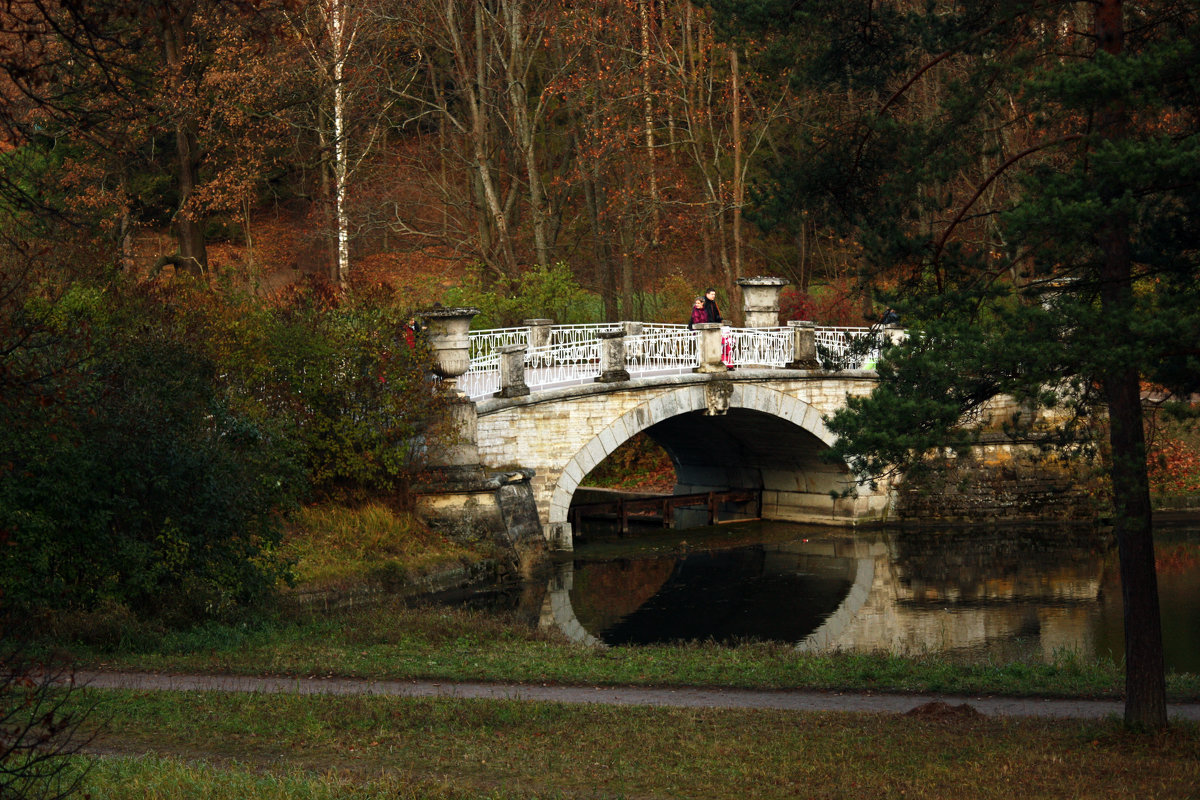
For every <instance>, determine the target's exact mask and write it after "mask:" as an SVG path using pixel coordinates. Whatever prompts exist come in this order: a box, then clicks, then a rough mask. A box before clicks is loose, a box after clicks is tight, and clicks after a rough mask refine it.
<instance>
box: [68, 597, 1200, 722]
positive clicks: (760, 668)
mask: <svg viewBox="0 0 1200 800" xmlns="http://www.w3.org/2000/svg"><path fill="white" fill-rule="evenodd" d="M514 600H515V601H516V602H515V604H513V605H510V606H509V607H508V608H507V609H506V610H495V609H485V608H471V607H466V606H462V605H457V606H436V605H433V606H412V605H408V604H406V603H404V602H401V601H399V600H393V601H390V602H384V603H377V604H373V605H370V606H355V607H350V608H346V609H342V610H340V611H336V612H325V611H315V610H310V611H293V612H292V613H290V614H287V615H280V616H277V617H274V618H270V619H260V620H259V621H257V622H256V623H253V624H251V623H249V622H247V623H243V624H238V625H214V624H210V625H207V626H204V627H202V628H197V629H194V630H191V631H186V632H167V633H163V634H160V635H156V636H150V635H148V634H147V635H145V636H144V638H142V639H141V640H140V641H139V640H134V639H127V640H125V641H124V642H123V643H121V644H119V645H118V646H106V647H102V648H96V647H86V646H82V645H76V646H74V647H72V648H69V650H68V655H69V657H70V658H71V659H72V660H73V661H74V662H75V663H77V664H78V665H79V666H80V667H81V668H84V669H88V670H95V671H108V672H123V671H136V672H159V673H195V674H209V675H217V674H221V675H241V676H272V677H280V676H287V677H295V678H303V677H308V676H322V677H330V678H335V677H336V678H350V679H363V680H393V681H405V680H428V681H467V682H491V683H518V684H535V685H536V684H542V683H550V684H558V685H573V686H580V685H613V686H654V687H669V688H681V687H724V688H737V689H777V690H801V689H807V690H819V691H872V692H881V691H890V692H911V693H949V694H968V695H970V694H987V695H1005V696H1012V697H1057V698H1090V699H1104V700H1117V699H1120V697H1121V696H1122V692H1123V687H1124V674H1123V672H1122V671H1121V670H1120V669H1119V668H1118V667H1117V666H1116V665H1114V664H1113V663H1112V662H1111V661H1108V660H1103V659H1088V658H1083V657H1080V656H1078V655H1077V654H1075V653H1071V652H1061V653H1058V654H1057V655H1056V656H1055V657H1054V658H1052V659H1051V660H1050V661H1043V660H1040V659H1035V658H1029V659H1023V660H1010V661H1006V662H983V663H970V662H962V661H957V660H955V659H952V658H948V657H945V656H942V655H938V654H912V655H909V656H904V657H902V656H897V655H892V654H887V653H850V652H832V653H800V652H797V651H796V649H795V648H794V647H791V646H788V645H785V644H778V643H745V644H740V645H736V646H723V645H717V644H713V643H681V644H666V645H651V646H637V647H606V648H598V647H593V646H588V645H583V644H578V643H575V642H572V641H569V640H567V639H566V637H565V636H564V635H563V634H562V633H560V632H558V631H557V630H547V629H543V628H541V627H539V626H538V624H537V617H536V615H535V613H534V612H535V611H536V607H535V608H532V609H531V608H529V607H528V606H523V605H522V604H521V602H520V600H521V598H519V597H518V598H514ZM1167 687H1168V696H1169V699H1170V700H1171V701H1172V702H1194V701H1198V700H1200V676H1197V675H1193V674H1176V673H1171V674H1170V675H1168V680H1167Z"/></svg>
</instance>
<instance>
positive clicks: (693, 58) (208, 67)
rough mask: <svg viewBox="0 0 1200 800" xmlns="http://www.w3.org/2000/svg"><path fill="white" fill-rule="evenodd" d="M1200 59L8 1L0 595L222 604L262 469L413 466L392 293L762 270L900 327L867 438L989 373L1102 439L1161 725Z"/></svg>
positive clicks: (1177, 38)
mask: <svg viewBox="0 0 1200 800" xmlns="http://www.w3.org/2000/svg"><path fill="white" fill-rule="evenodd" d="M1198 93H1200V8H1198V4H1197V3H1196V2H1194V0H1149V1H1148V2H1133V1H1132V0H1088V1H1087V2H1083V1H1082V0H1081V1H1080V2H1071V1H1070V0H1059V1H1055V2H1040V1H1039V2H1034V0H985V1H984V2H970V3H959V2H952V1H951V0H929V1H928V2H923V1H922V0H709V2H706V3H699V4H696V3H690V2H686V1H685V0H683V1H680V2H676V1H675V0H597V1H596V2H589V3H574V2H570V0H137V1H135V2H131V1H130V0H7V2H4V3H3V4H2V6H0V97H2V98H3V101H2V105H0V166H2V169H0V205H2V206H3V208H4V212H5V213H4V215H3V218H2V219H0V237H3V251H2V252H0V259H2V261H0V304H2V313H0V393H2V395H3V402H2V403H0V410H2V411H3V414H4V418H3V419H0V437H3V439H2V441H3V454H2V455H0V479H2V482H0V502H2V505H0V513H2V517H0V536H3V537H4V538H5V540H6V541H7V543H8V544H9V545H10V546H9V547H7V548H6V549H5V552H6V553H7V554H8V556H7V557H6V560H5V561H4V562H3V564H2V569H3V572H4V578H5V586H6V587H8V588H7V589H6V595H5V599H6V601H8V602H9V603H10V604H11V603H13V602H17V601H19V603H23V604H26V605H27V606H39V605H49V606H64V607H71V606H84V607H91V606H95V605H97V604H99V603H103V602H114V603H118V604H126V605H128V606H130V607H132V608H134V609H135V610H142V611H144V610H147V609H159V610H161V607H160V606H159V605H158V604H159V603H160V598H161V597H162V596H163V592H164V589H165V588H166V587H170V586H172V585H175V584H176V583H177V582H178V581H179V580H180V579H181V576H184V575H186V576H187V578H188V580H191V581H193V582H194V583H195V584H196V587H197V588H195V590H194V591H191V592H189V593H188V595H187V598H185V599H187V600H188V602H191V603H192V604H193V606H195V607H192V608H190V609H181V610H180V613H181V614H183V616H185V617H186V616H188V615H189V614H192V615H195V614H199V615H203V614H204V613H211V612H213V611H214V610H220V609H225V608H227V607H235V606H237V605H239V604H240V603H243V602H245V601H247V600H248V599H250V598H251V597H252V596H254V595H255V593H256V592H258V591H260V590H263V591H265V589H264V587H267V586H269V585H271V584H272V583H273V581H274V577H275V575H274V573H273V572H272V570H273V569H274V566H273V565H272V564H271V563H270V559H268V558H263V557H262V554H263V553H266V552H269V551H270V549H271V545H272V542H273V541H275V539H274V538H273V537H275V536H276V533H275V532H274V531H275V530H276V529H275V527H273V523H272V520H273V519H275V518H276V517H277V515H278V512H279V510H280V509H282V508H286V506H287V505H288V503H294V502H297V501H299V500H301V499H304V498H311V497H314V496H318V497H354V496H359V495H361V493H364V492H367V493H371V492H386V493H393V494H396V493H402V491H403V486H404V484H405V480H406V476H407V475H410V474H411V473H412V471H413V470H415V469H418V468H419V460H420V458H419V454H420V452H421V446H418V444H414V443H419V442H423V441H425V440H424V439H422V438H421V437H428V436H433V435H434V433H433V432H432V431H433V429H432V428H431V427H430V425H431V420H434V419H436V418H437V414H436V398H432V397H431V398H430V399H429V400H428V402H424V401H423V402H422V403H415V402H399V403H398V401H397V400H396V396H397V391H398V389H400V388H402V387H408V388H407V389H404V391H408V392H409V394H410V398H408V399H410V400H411V397H416V396H418V395H419V396H421V397H424V396H425V395H424V394H421V393H420V392H416V391H414V390H413V389H412V387H418V386H420V385H422V384H421V378H420V373H421V354H420V353H417V352H411V351H406V350H404V348H402V347H397V346H396V343H397V342H398V341H399V339H398V338H397V336H398V330H399V324H400V321H401V320H402V319H403V318H404V316H405V314H406V313H407V311H408V310H409V309H411V308H412V307H414V306H418V305H422V304H425V303H430V302H434V301H441V302H454V303H458V302H464V303H471V304H478V305H480V306H481V307H483V308H485V310H486V311H487V313H485V314H484V315H483V316H482V320H483V321H485V322H487V323H489V324H498V325H503V324H509V323H513V322H516V321H518V320H520V319H522V318H523V317H525V316H531V315H538V316H555V317H556V318H558V319H559V320H560V321H596V320H599V319H608V320H612V319H620V318H659V319H667V320H671V321H683V315H684V314H685V313H686V309H687V306H688V301H689V299H690V297H691V295H692V294H694V293H695V292H696V291H697V290H698V289H700V288H701V287H702V286H705V285H708V284H713V285H717V286H720V287H721V288H722V293H723V300H724V302H725V303H726V308H727V309H729V310H731V311H734V312H736V308H737V306H738V305H740V303H739V301H738V298H737V294H736V290H735V281H736V279H737V278H738V277H739V276H749V275H755V274H771V275H776V276H781V277H784V278H787V279H789V280H790V281H791V282H792V284H793V289H794V292H793V294H791V295H790V296H789V297H788V298H787V300H786V302H787V303H788V307H787V309H786V311H787V313H788V314H789V315H790V316H795V317H807V318H815V319H817V320H818V321H819V322H826V323H840V324H856V325H857V324H863V323H864V322H866V321H874V320H876V319H878V314H879V312H880V311H881V309H882V308H883V307H884V305H885V304H887V305H891V306H893V307H894V308H896V309H897V310H898V311H899V312H900V315H901V319H902V321H903V322H904V323H905V324H906V325H907V326H908V327H909V328H910V329H911V330H912V331H913V332H914V334H915V335H914V336H912V337H911V338H910V339H909V341H908V342H907V343H906V344H905V345H904V346H903V347H899V348H896V349H895V350H893V351H892V352H890V353H889V354H887V357H886V358H885V359H884V360H883V362H882V363H881V365H880V378H881V381H880V387H879V389H878V390H877V391H876V392H875V394H874V395H873V396H872V397H871V398H868V399H865V400H863V401H861V402H858V403H854V404H852V406H851V408H850V409H849V410H848V411H847V412H846V413H845V414H839V415H838V416H837V417H835V418H834V419H833V420H831V421H830V425H831V428H832V429H833V430H834V431H835V432H837V433H838V435H839V436H840V439H839V444H838V447H837V448H835V454H836V455H838V456H841V457H843V458H845V459H846V460H847V461H848V462H849V463H850V464H851V465H852V466H853V467H854V468H855V470H856V471H857V472H859V473H860V474H875V475H878V474H884V473H886V472H888V471H889V470H894V469H903V468H905V467H907V466H908V465H910V464H911V463H912V462H914V461H916V460H920V459H921V458H922V457H924V455H925V454H926V453H928V452H930V451H931V450H934V449H938V448H947V447H950V448H958V449H966V448H968V447H969V446H970V445H971V444H972V443H973V442H972V440H971V436H972V434H971V432H970V429H969V428H962V427H960V426H958V423H959V422H960V421H961V420H963V419H972V418H974V417H973V415H976V414H977V413H978V412H979V409H980V408H981V407H982V406H983V404H984V403H986V402H987V401H988V400H989V399H991V398H992V397H994V396H996V395H997V394H1001V393H1003V394H1007V395H1010V396H1013V397H1015V398H1016V399H1017V400H1018V401H1019V402H1020V403H1021V404H1022V405H1021V407H1022V408H1023V409H1024V410H1025V411H1024V413H1023V414H1019V415H1016V416H1014V418H1013V419H1011V420H1008V421H1006V422H1005V430H1006V431H1007V432H1009V433H1011V434H1012V435H1014V436H1019V437H1022V438H1025V439H1026V440H1030V441H1037V442H1039V443H1041V444H1042V445H1043V446H1044V447H1045V448H1046V450H1047V451H1054V452H1060V453H1061V452H1064V451H1065V452H1070V453H1073V454H1082V455H1085V456H1095V457H1097V458H1099V459H1100V463H1103V464H1104V465H1105V468H1106V470H1107V474H1108V476H1109V478H1110V479H1111V483H1112V487H1113V496H1114V523H1115V526H1116V528H1117V533H1118V539H1119V541H1120V543H1121V563H1122V581H1123V587H1124V591H1125V592H1126V594H1125V601H1126V613H1127V615H1129V616H1128V617H1127V622H1128V624H1127V628H1128V630H1130V631H1131V632H1132V634H1131V635H1130V636H1129V637H1127V642H1128V645H1127V662H1128V666H1129V671H1128V675H1129V681H1130V683H1129V688H1130V697H1131V698H1136V702H1132V700H1131V702H1132V706H1133V707H1134V709H1135V711H1134V712H1132V713H1131V714H1129V715H1128V716H1129V718H1130V720H1131V721H1135V722H1139V723H1143V724H1148V725H1151V726H1157V725H1160V724H1161V723H1162V721H1165V710H1164V707H1163V703H1162V680H1161V677H1162V668H1161V643H1160V642H1159V641H1158V640H1157V638H1156V637H1157V636H1158V633H1157V605H1156V600H1155V597H1156V595H1155V591H1154V585H1155V584H1154V564H1153V553H1152V537H1151V521H1150V502H1149V487H1148V478H1147V475H1148V473H1147V453H1148V452H1149V451H1150V450H1152V449H1153V447H1154V443H1153V442H1152V441H1151V442H1148V441H1147V440H1146V436H1145V431H1146V430H1147V427H1146V425H1145V413H1144V412H1145V409H1146V401H1147V399H1148V398H1153V399H1154V402H1155V403H1156V404H1157V405H1158V406H1161V407H1162V408H1164V409H1166V408H1173V409H1175V410H1176V411H1178V412H1179V413H1184V414H1186V413H1189V412H1190V413H1194V410H1195V409H1194V405H1192V404H1191V403H1190V398H1191V397H1192V393H1194V392H1196V391H1198V390H1200V311H1198V309H1200V297H1198V289H1197V286H1198V284H1200V280H1198V279H1200V248H1198V244H1200V237H1198V234H1197V227H1196V222H1195V221H1196V219H1197V218H1200V133H1198V131H1200V97H1198ZM300 278H304V280H300ZM283 287H289V288H287V289H286V290H285V289H284V288H283ZM551 309H553V310H554V311H556V312H557V313H551V311H550V310H551ZM1097 412H1100V413H1099V414H1097ZM1098 419H1099V420H1101V422H1097V420H1098ZM147 442H150V443H152V444H153V445H154V446H147V445H146V443H147ZM160 445H161V446H160ZM181 496H188V497H189V499H192V498H199V499H203V500H204V504H203V505H202V506H201V507H200V508H194V507H191V506H190V505H186V504H181V503H180V500H179V498H180V497H181ZM62 498H71V502H62V500H61V499H62ZM217 523H219V524H217ZM214 530H217V531H222V532H223V533H221V534H220V535H219V536H217V535H215V534H214ZM214 542H224V543H225V545H224V547H225V549H224V550H221V551H220V552H219V553H218V552H217V549H216V548H215V545H214ZM68 553H69V554H71V558H70V559H67V558H66V554H68ZM214 553H216V555H214ZM31 564H33V565H34V566H35V568H32V569H31V568H30V565H31ZM172 597H175V599H176V601H178V602H182V599H181V598H178V596H177V594H176V595H172ZM197 604H198V605H197ZM1156 654H1157V655H1156ZM1156 657H1157V658H1158V661H1157V662H1155V660H1154V659H1155V658H1156Z"/></svg>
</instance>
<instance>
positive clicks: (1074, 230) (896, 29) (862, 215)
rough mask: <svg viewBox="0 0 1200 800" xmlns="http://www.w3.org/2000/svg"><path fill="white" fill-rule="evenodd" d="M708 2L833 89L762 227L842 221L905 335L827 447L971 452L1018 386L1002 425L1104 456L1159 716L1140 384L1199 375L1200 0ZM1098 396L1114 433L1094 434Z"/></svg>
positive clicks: (1148, 704) (1191, 385)
mask: <svg viewBox="0 0 1200 800" xmlns="http://www.w3.org/2000/svg"><path fill="white" fill-rule="evenodd" d="M715 5H716V7H717V8H718V9H719V10H721V11H723V13H724V14H725V15H726V16H727V17H728V18H730V19H731V20H735V21H736V22H740V24H742V25H746V24H748V23H749V22H753V21H754V20H756V19H757V20H758V21H759V23H760V25H759V28H758V31H759V32H760V33H761V34H763V35H765V36H767V37H769V38H770V39H771V41H772V42H773V46H774V48H775V49H776V50H784V51H787V52H790V53H791V54H793V55H794V57H795V61H794V63H793V64H792V65H791V68H790V69H789V72H788V74H789V76H790V80H791V82H792V85H793V86H794V87H796V88H798V89H803V90H806V91H810V92H826V93H829V96H831V97H833V98H834V100H833V102H831V103H830V104H829V106H828V107H827V108H825V109H823V110H822V111H820V112H818V113H817V114H815V115H814V119H812V120H810V121H809V122H810V126H809V132H808V133H807V134H806V135H804V136H801V137H797V138H796V139H795V140H794V142H793V144H794V147H795V149H794V150H792V151H791V152H789V153H785V154H784V155H785V156H790V157H791V158H790V160H788V161H787V162H786V163H785V165H784V168H782V169H781V170H780V173H779V175H778V176H777V179H776V180H774V181H773V182H772V183H770V184H769V185H766V186H764V187H762V189H761V193H762V196H763V197H764V199H765V200H764V208H765V209H766V214H765V216H764V218H765V219H767V220H773V221H774V222H775V223H776V224H783V223H786V222H788V221H789V219H794V218H795V217H796V216H797V215H800V214H803V213H814V212H815V213H818V214H824V215H828V216H830V217H831V218H833V219H836V220H837V224H839V225H840V226H841V227H842V228H843V229H844V230H846V231H847V232H850V233H851V234H853V235H855V236H856V237H857V238H858V240H859V241H860V243H861V244H862V246H863V254H862V263H863V269H862V271H861V274H863V275H869V276H870V281H871V282H872V283H873V284H874V285H875V286H876V287H878V288H880V289H881V290H882V292H883V295H884V297H885V298H887V299H888V302H889V303H890V304H891V305H892V306H893V307H895V308H896V309H897V310H898V311H899V312H900V314H901V319H902V320H903V322H904V323H905V325H906V326H907V327H908V328H909V329H910V333H911V336H910V338H909V339H908V340H907V341H906V342H904V343H903V344H902V345H900V346H898V347H895V348H891V349H890V350H889V351H888V352H887V354H886V359H885V360H884V362H883V364H882V365H881V366H880V377H881V384H880V386H879V388H878V389H877V390H876V391H875V392H874V393H873V394H872V395H871V396H869V397H867V398H862V399H857V400H853V401H851V403H850V404H849V406H848V407H847V408H846V410H844V411H842V412H839V413H838V414H836V415H834V416H833V418H832V419H831V420H830V421H829V424H830V428H831V429H832V430H833V431H834V432H835V433H837V434H838V436H839V441H838V444H837V445H836V446H835V447H834V455H836V456H840V457H843V458H845V459H846V460H847V461H848V462H849V463H850V465H851V466H852V467H853V468H854V469H856V470H858V471H860V472H862V473H867V474H871V475H875V476H878V475H880V474H884V473H886V472H888V471H889V470H892V469H896V468H904V467H907V466H909V465H911V464H913V463H914V462H917V461H919V460H920V459H922V458H923V457H924V456H925V455H926V454H927V453H929V452H930V451H932V450H936V449H938V448H946V447H951V448H957V449H962V448H965V447H968V446H969V445H970V444H971V443H972V442H973V440H974V436H975V434H976V433H977V431H978V428H976V429H974V431H972V430H971V429H970V428H969V427H964V423H967V424H969V423H971V422H973V421H978V420H979V414H980V413H982V411H983V409H984V408H985V406H986V404H987V403H988V402H989V401H991V400H993V399H995V398H998V397H1000V396H1003V395H1008V396H1011V397H1013V398H1015V399H1016V400H1017V401H1018V407H1019V408H1022V409H1023V413H1020V414H1016V415H1013V416H1012V417H1011V418H1010V419H1007V420H1004V423H1005V425H1006V427H1007V429H1008V431H1009V432H1010V433H1012V434H1014V435H1018V436H1021V437H1035V438H1038V439H1039V440H1040V441H1042V442H1044V443H1046V444H1051V445H1059V446H1067V445H1071V446H1085V447H1086V446H1090V447H1093V448H1099V449H1102V450H1104V451H1105V453H1106V457H1107V464H1108V465H1109V474H1110V476H1111V477H1112V482H1113V490H1114V497H1115V517H1114V520H1115V523H1116V527H1117V533H1118V540H1119V542H1120V544H1121V561H1122V582H1123V587H1124V593H1125V607H1126V614H1127V617H1126V629H1127V634H1128V635H1127V651H1126V659H1127V665H1126V666H1127V675H1128V698H1129V699H1128V705H1127V707H1126V709H1127V710H1126V717H1127V720H1128V721H1130V722H1133V723H1137V724H1144V725H1149V726H1151V727H1157V726H1160V725H1162V724H1165V719H1166V717H1165V707H1164V705H1163V703H1162V695H1161V687H1162V667H1161V639H1160V638H1159V634H1158V609H1157V598H1156V589H1155V586H1156V583H1155V577H1154V564H1153V555H1152V552H1151V538H1150V518H1149V515H1150V506H1149V496H1148V484H1147V481H1146V467H1145V464H1146V452H1145V444H1144V440H1143V435H1142V415H1141V406H1140V401H1139V391H1140V388H1141V385H1142V384H1141V382H1142V381H1152V382H1154V383H1156V384H1157V385H1159V386H1160V387H1162V388H1163V389H1164V390H1167V391H1173V392H1175V393H1176V396H1185V397H1186V395H1187V393H1189V392H1194V391H1196V389H1197V388H1198V383H1197V381H1198V380H1200V250H1198V248H1197V245H1198V244H1200V237H1198V236H1197V234H1196V229H1195V219H1196V218H1197V215H1198V214H1200V134H1198V133H1197V131H1200V118H1198V116H1200V103H1198V102H1197V101H1198V99H1200V98H1198V97H1197V86H1198V85H1200V20H1198V12H1200V10H1198V9H1197V7H1196V6H1195V4H1194V3H1186V2H1172V1H1171V0H1162V1H1161V2H1152V3H1138V4H1131V3H1122V2H1119V0H1106V1H1105V2H1100V3H1095V4H1078V5H1076V4H1054V5H1049V6H1041V5H1037V4H1031V3H1025V2H1008V1H1006V0H996V2H989V3H980V4H975V3H972V4H968V5H961V4H954V5H953V6H951V5H946V4H937V3H930V4H927V5H925V6H918V5H917V4H913V3H903V2H896V3H883V4H880V3H847V4H842V3H824V2H819V1H818V2H806V3H800V4H790V6H789V7H790V8H791V12H790V13H786V14H773V13H761V14H754V15H750V14H747V13H746V9H743V8H741V5H742V4H731V3H724V2H719V3H716V4H715ZM753 7H754V8H759V6H758V5H754V6H753ZM839 93H840V94H839ZM862 93H866V94H865V95H864V94H862ZM1101 409H1102V410H1104V411H1106V412H1107V418H1108V423H1109V424H1108V430H1109V437H1108V440H1107V441H1096V440H1094V439H1088V438H1087V434H1088V433H1089V432H1090V431H1091V430H1094V428H1093V427H1092V426H1089V425H1084V424H1081V422H1082V421H1083V420H1084V419H1085V418H1086V417H1087V416H1088V415H1091V414H1094V413H1095V412H1096V411H1097V410H1101Z"/></svg>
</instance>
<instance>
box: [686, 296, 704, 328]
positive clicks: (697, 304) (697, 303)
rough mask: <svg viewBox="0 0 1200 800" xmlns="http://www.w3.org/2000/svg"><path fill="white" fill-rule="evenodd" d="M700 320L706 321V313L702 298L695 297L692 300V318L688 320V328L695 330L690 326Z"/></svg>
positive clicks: (698, 322) (697, 323)
mask: <svg viewBox="0 0 1200 800" xmlns="http://www.w3.org/2000/svg"><path fill="white" fill-rule="evenodd" d="M702 322H708V314H707V313H705V311H704V298H703V297H697V298H696V299H695V300H693V301H692V318H691V319H690V320H688V330H689V331H690V330H695V329H694V328H693V327H692V326H693V325H699V324H700V323H702Z"/></svg>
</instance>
